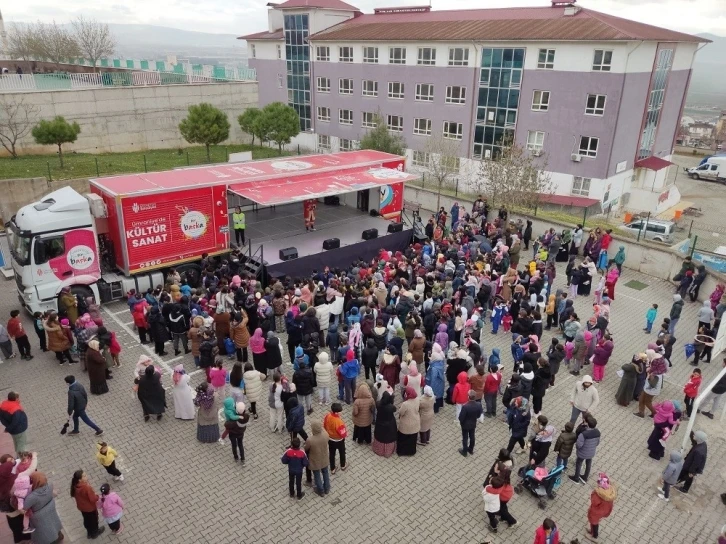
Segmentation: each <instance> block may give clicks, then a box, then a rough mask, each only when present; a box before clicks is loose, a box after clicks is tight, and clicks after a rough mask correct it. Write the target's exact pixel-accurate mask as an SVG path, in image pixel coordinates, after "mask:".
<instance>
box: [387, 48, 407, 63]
mask: <svg viewBox="0 0 726 544" xmlns="http://www.w3.org/2000/svg"><path fill="white" fill-rule="evenodd" d="M388 63H389V64H406V48H405V47H389V48H388Z"/></svg>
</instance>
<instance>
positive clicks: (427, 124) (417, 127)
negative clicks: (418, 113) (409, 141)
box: [413, 118, 431, 136]
mask: <svg viewBox="0 0 726 544" xmlns="http://www.w3.org/2000/svg"><path fill="white" fill-rule="evenodd" d="M413 133H414V134H418V135H419V136H431V119H422V118H416V119H414V120H413Z"/></svg>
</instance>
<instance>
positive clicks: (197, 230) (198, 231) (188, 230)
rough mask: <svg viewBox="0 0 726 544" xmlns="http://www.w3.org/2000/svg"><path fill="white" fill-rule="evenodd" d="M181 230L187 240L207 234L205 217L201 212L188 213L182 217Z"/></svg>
mask: <svg viewBox="0 0 726 544" xmlns="http://www.w3.org/2000/svg"><path fill="white" fill-rule="evenodd" d="M180 224H181V229H182V232H183V233H184V236H186V237H187V238H192V239H195V238H199V237H200V236H203V235H204V233H205V232H207V217H206V216H205V215H204V214H203V213H202V212H197V211H190V212H187V213H185V214H184V215H182V217H181V220H180Z"/></svg>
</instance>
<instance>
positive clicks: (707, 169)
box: [686, 155, 726, 183]
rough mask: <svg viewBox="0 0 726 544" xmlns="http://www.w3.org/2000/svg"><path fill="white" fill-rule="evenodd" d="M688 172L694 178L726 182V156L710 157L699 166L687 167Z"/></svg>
mask: <svg viewBox="0 0 726 544" xmlns="http://www.w3.org/2000/svg"><path fill="white" fill-rule="evenodd" d="M686 172H687V173H688V175H689V176H690V177H691V178H692V179H702V180H704V181H718V182H721V183H726V156H725V155H714V156H713V157H708V159H706V160H705V161H704V162H702V163H701V164H699V165H698V166H694V167H693V168H687V169H686Z"/></svg>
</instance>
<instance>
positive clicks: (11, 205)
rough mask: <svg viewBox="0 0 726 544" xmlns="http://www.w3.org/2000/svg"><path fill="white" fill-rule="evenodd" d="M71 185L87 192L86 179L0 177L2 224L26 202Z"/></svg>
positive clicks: (34, 200) (80, 191) (82, 191)
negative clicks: (50, 180) (53, 179)
mask: <svg viewBox="0 0 726 544" xmlns="http://www.w3.org/2000/svg"><path fill="white" fill-rule="evenodd" d="M68 186H70V187H73V188H74V189H75V190H76V191H78V192H79V193H81V194H83V193H87V192H88V189H89V184H88V179H73V180H68V181H52V182H49V181H48V180H47V179H45V178H24V179H2V180H0V195H3V197H2V198H0V220H1V223H2V224H5V222H7V221H10V218H11V217H12V216H13V215H15V213H16V212H17V211H18V210H19V209H20V208H22V207H23V206H26V205H28V204H31V203H33V202H37V201H38V200H40V199H41V198H42V197H44V196H45V195H47V194H48V193H51V192H53V191H56V190H58V189H61V188H63V187H68Z"/></svg>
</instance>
